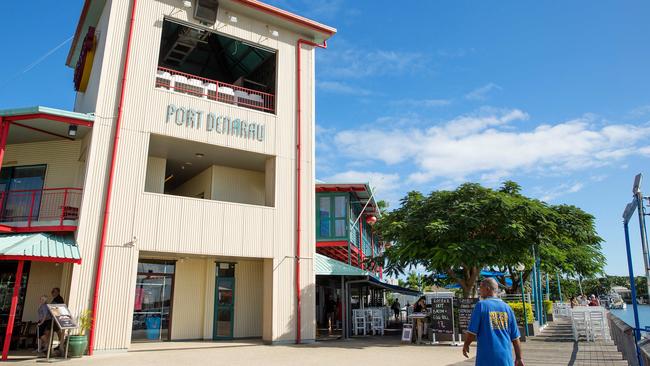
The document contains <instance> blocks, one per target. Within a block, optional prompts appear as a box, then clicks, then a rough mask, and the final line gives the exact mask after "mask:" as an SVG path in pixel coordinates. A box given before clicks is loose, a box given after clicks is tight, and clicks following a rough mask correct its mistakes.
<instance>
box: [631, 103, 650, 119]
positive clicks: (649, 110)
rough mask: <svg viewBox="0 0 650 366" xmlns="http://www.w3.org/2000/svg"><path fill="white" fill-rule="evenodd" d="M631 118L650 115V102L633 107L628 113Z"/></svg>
mask: <svg viewBox="0 0 650 366" xmlns="http://www.w3.org/2000/svg"><path fill="white" fill-rule="evenodd" d="M628 114H629V116H630V117H632V118H641V117H646V116H648V115H650V104H648V105H643V106H640V107H637V108H634V109H633V110H631V111H630V112H629V113H628Z"/></svg>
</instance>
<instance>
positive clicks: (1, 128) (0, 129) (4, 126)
mask: <svg viewBox="0 0 650 366" xmlns="http://www.w3.org/2000/svg"><path fill="white" fill-rule="evenodd" d="M8 135H9V121H8V120H7V119H6V118H3V117H0V169H2V159H4V157H5V148H6V147H7V136H8Z"/></svg>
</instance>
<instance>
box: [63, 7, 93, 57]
mask: <svg viewBox="0 0 650 366" xmlns="http://www.w3.org/2000/svg"><path fill="white" fill-rule="evenodd" d="M91 1H92V0H86V1H84V7H83V8H82V9H81V15H80V16H79V22H78V23H77V30H76V31H75V32H74V37H73V38H72V44H71V45H70V51H69V52H68V57H67V58H66V59H65V64H66V65H69V64H70V60H71V59H72V54H73V53H74V50H75V48H77V40H78V39H79V34H81V27H82V26H83V24H84V21H85V20H86V15H87V14H88V9H89V8H90V2H91Z"/></svg>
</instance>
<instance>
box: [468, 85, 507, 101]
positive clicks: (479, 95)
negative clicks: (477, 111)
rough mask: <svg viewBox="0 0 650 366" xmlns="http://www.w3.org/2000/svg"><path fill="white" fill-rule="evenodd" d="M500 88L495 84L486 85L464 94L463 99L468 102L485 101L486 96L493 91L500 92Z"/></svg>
mask: <svg viewBox="0 0 650 366" xmlns="http://www.w3.org/2000/svg"><path fill="white" fill-rule="evenodd" d="M501 89H502V88H501V87H500V86H498V85H497V84H495V83H488V84H485V85H483V86H481V87H478V88H476V89H474V90H472V91H471V92H469V93H467V94H465V99H468V100H486V99H487V97H488V94H490V93H491V92H493V91H497V90H501Z"/></svg>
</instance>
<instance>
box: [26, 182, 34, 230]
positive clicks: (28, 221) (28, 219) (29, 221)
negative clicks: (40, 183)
mask: <svg viewBox="0 0 650 366" xmlns="http://www.w3.org/2000/svg"><path fill="white" fill-rule="evenodd" d="M35 201H36V191H32V203H31V204H30V205H29V216H28V217H27V227H32V215H33V214H34V202H35Z"/></svg>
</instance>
